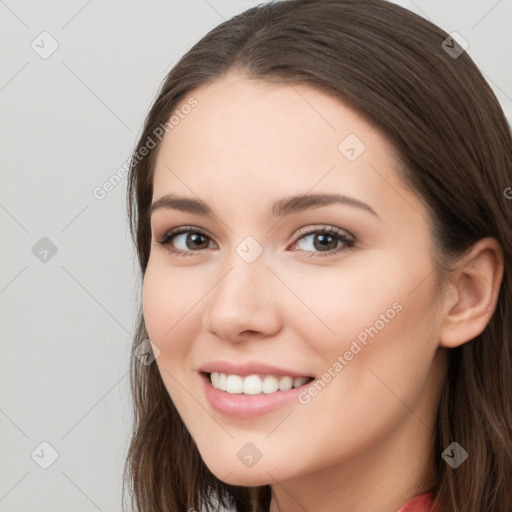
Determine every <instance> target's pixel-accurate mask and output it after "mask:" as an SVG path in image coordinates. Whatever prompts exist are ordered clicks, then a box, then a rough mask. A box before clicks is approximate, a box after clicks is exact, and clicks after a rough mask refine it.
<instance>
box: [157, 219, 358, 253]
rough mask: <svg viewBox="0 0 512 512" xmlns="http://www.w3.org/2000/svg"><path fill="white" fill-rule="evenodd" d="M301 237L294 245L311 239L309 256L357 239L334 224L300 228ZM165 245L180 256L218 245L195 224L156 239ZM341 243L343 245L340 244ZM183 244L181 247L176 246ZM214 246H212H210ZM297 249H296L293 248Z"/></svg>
mask: <svg viewBox="0 0 512 512" xmlns="http://www.w3.org/2000/svg"><path fill="white" fill-rule="evenodd" d="M299 235H301V236H300V237H299V238H297V239H296V240H295V242H293V244H292V246H291V247H293V246H296V245H300V242H303V241H305V240H308V238H309V239H310V240H309V241H307V242H306V243H304V244H303V248H302V249H299V251H300V252H306V253H310V254H308V256H310V257H311V256H330V255H332V254H335V253H338V252H342V251H346V250H348V249H351V248H352V247H354V244H355V239H354V237H352V236H351V235H349V234H348V233H347V232H344V231H341V230H338V229H337V228H334V227H332V226H328V227H322V228H316V229H312V228H310V229H307V230H306V229H301V230H299ZM156 242H157V243H158V244H159V245H163V246H165V247H166V248H167V250H168V251H169V252H171V253H173V254H177V255H178V256H192V255H193V254H194V252H200V250H201V249H208V247H209V246H210V243H211V244H213V248H217V245H216V244H215V243H214V242H213V241H212V240H211V238H210V237H209V236H208V235H207V234H206V233H204V232H203V231H202V230H200V229H199V228H196V227H194V226H180V227H178V228H175V229H173V230H171V231H169V232H168V233H166V234H165V235H164V236H163V237H162V238H160V239H158V240H157V241H156ZM340 244H341V245H340ZM177 245H181V247H176V246H177ZM210 248H212V247H210ZM292 250H293V251H295V250H296V249H292Z"/></svg>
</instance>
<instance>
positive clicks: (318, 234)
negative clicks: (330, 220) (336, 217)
mask: <svg viewBox="0 0 512 512" xmlns="http://www.w3.org/2000/svg"><path fill="white" fill-rule="evenodd" d="M299 234H300V235H302V236H301V237H300V238H298V239H297V240H296V241H295V242H294V243H293V245H292V247H293V246H295V245H298V244H299V242H303V241H306V242H305V243H303V248H302V249H299V250H300V251H302V252H310V253H311V254H308V256H310V257H312V256H320V257H322V256H330V255H332V254H336V253H339V252H342V251H346V250H348V249H351V248H352V247H354V244H355V239H354V237H352V236H350V235H349V234H348V233H346V232H343V231H341V230H338V229H337V228H334V227H332V226H329V227H323V228H321V229H319V228H316V229H308V230H299ZM308 239H309V240H308ZM340 242H341V246H340V245H339V243H340Z"/></svg>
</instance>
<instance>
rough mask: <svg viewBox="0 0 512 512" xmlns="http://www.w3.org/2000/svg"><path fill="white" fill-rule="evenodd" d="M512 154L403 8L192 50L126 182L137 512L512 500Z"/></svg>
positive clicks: (423, 509) (370, 2) (256, 23)
mask: <svg viewBox="0 0 512 512" xmlns="http://www.w3.org/2000/svg"><path fill="white" fill-rule="evenodd" d="M511 162H512V138H511V133H510V128H509V126H508V124H507V121H506V119H505V117H504V114H503V112H502V110H501V108H500V105H499V104H498V101H497V99H496V97H495V96H494V94H493V93H492V91H491V89H490V87H489V86H488V84H487V83H486V81H485V79H484V78H483V77H482V75H481V73H480V72H479V71H478V69H477V67H476V66H475V64H474V63H473V61H472V60H471V58H470V57H469V55H468V54H467V52H465V51H464V48H463V47H461V46H460V45H459V44H458V42H457V41H455V40H454V39H453V38H450V36H449V35H448V34H446V33H445V32H444V31H442V30H441V29H439V28H438V27H436V26H434V25H432V24H431V23H429V22H428V21H426V20H424V19H423V18H420V17H419V16H416V15H414V14H412V13H411V12H409V11H407V10H405V9H403V8H401V7H398V6H396V5H393V4H390V3H387V2H385V1H382V0H307V1H306V0H285V1H282V2H271V3H267V4H262V5H259V6H257V7H254V8H251V9H249V10H247V11H246V12H244V13H242V14H240V15H238V16H235V17H234V18H233V19H230V20H228V21H226V22H224V23H222V24H221V25H219V26H218V27H216V28H215V29H213V30H212V31H211V32H210V33H208V34H207V35H206V36H205V37H204V38H203V39H202V40H201V41H199V42H198V43H197V44H196V45H195V46H194V47H193V48H192V49H191V50H190V51H188V52H187V53H186V55H184V56H183V57H182V59H181V60H180V61H179V62H178V63H177V65H176V66H175V67H174V68H173V69H172V71H171V72H170V73H169V75H168V76H167V78H166V80H165V82H164V83H163V85H162V87H161V91H160V93H159V95H158V97H157V99H156V101H155V102H154V105H153V106H152V108H151V110H150V112H149V114H148V116H147V119H146V122H145V125H144V130H143V133H142V135H141V137H140V140H139V142H138V144H137V147H136V149H135V151H134V154H133V158H132V168H131V174H130V177H129V187H128V200H129V220H130V225H131V229H132V234H133V238H134V243H135V245H136V250H137V255H138V259H139V263H140V268H141V274H142V277H143V293H142V304H141V314H140V318H139V324H138V329H137V332H136V336H135V338H134V344H133V356H132V367H131V369H132V390H133V395H134V411H135V425H134V432H133V438H132V440H131V445H130V448H129V452H128V455H127V461H126V468H125V469H126V472H125V478H126V479H127V480H128V481H129V488H130V495H131V498H132V502H133V503H134V504H135V509H136V510H137V511H140V512H149V511H156V510H159V511H180V512H181V511H187V510H196V511H203V510H205V511H206V510H207V511H212V510H226V509H227V510H233V511H238V512H256V511H257V512H267V511H270V512H290V511H309V512H326V511H333V510H336V511H337V512H368V511H371V512H397V511H399V512H406V511H408V512H413V511H414V512H427V511H430V510H432V511H434V510H435V511H436V512H484V511H485V512H491V511H492V512H510V510H512V431H511V425H512V348H511V347H512V345H511V342H512V339H511V336H512V330H511V329H512V310H511V306H512V288H511V286H512V282H511V274H510V262H511V256H512V237H511V231H510V225H511V224H512V202H511V201H510V199H509V198H510V197H512V193H511V192H510V191H511V190H512V189H511V188H510V187H511V186H512V169H511ZM507 191H509V192H508V193H507ZM148 340H150V345H151V347H152V350H153V352H154V356H155V357H156V360H155V361H154V363H153V364H148V361H147V360H144V361H142V360H141V359H140V358H139V357H138V354H139V353H140V347H141V346H142V344H143V343H147V342H148Z"/></svg>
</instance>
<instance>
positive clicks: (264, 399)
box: [201, 373, 313, 418]
mask: <svg viewBox="0 0 512 512" xmlns="http://www.w3.org/2000/svg"><path fill="white" fill-rule="evenodd" d="M201 380H202V381H203V388H204V392H205V395H206V399H207V400H208V402H209V403H210V405H211V406H212V407H213V408H214V409H215V410H216V411H217V412H220V413H221V414H224V415H225V416H233V417H237V418H254V417H256V416H261V415H263V414H267V413H269V412H272V411H275V410H276V409H279V408H280V407H283V406H284V405H286V404H287V403H289V402H291V401H292V400H294V399H297V396H298V395H299V393H301V392H302V391H304V389H305V388H307V387H308V386H309V385H310V384H311V382H313V381H311V382H308V383H307V384H304V385H303V386H300V387H298V388H292V389H289V390H288V391H276V392H275V393H260V394H258V395H244V394H241V393H228V392H227V391H222V390H220V389H216V388H214V387H213V386H212V383H211V382H210V377H209V376H208V375H206V374H204V373H201Z"/></svg>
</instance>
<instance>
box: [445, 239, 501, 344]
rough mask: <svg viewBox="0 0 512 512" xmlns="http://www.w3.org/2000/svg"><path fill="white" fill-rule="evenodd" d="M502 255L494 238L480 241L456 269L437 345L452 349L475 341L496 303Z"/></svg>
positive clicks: (487, 321) (492, 312) (488, 319)
mask: <svg viewBox="0 0 512 512" xmlns="http://www.w3.org/2000/svg"><path fill="white" fill-rule="evenodd" d="M503 266H504V263H503V251H502V249H501V246H500V244H499V243H498V241H497V240H496V239H495V238H491V237H487V238H483V239H481V240H479V241H478V242H477V243H476V244H475V245H474V246H473V248H472V249H471V251H470V252H469V253H468V254H466V255H465V256H464V257H463V258H462V260H461V261H460V262H459V264H458V265H457V268H456V270H455V271H454V279H453V281H452V283H451V284H450V287H451V292H452V293H450V294H447V296H448V295H449V296H450V299H449V300H447V302H446V310H447V311H446V313H445V316H444V318H443V321H442V325H441V332H440V340H439V344H440V345H441V346H442V347H446V348H454V347H457V346H459V345H462V344H463V343H466V342H467V341H470V340H472V339H474V338H476V337H477V336H478V335H479V334H481V333H482V332H483V330H484V329H485V327H486V326H487V324H488V323H489V321H490V319H491V317H492V315H493V314H494V311H495V309H496V305H497V303H498V296H499V289H500V285H501V280H502V278H503Z"/></svg>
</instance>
